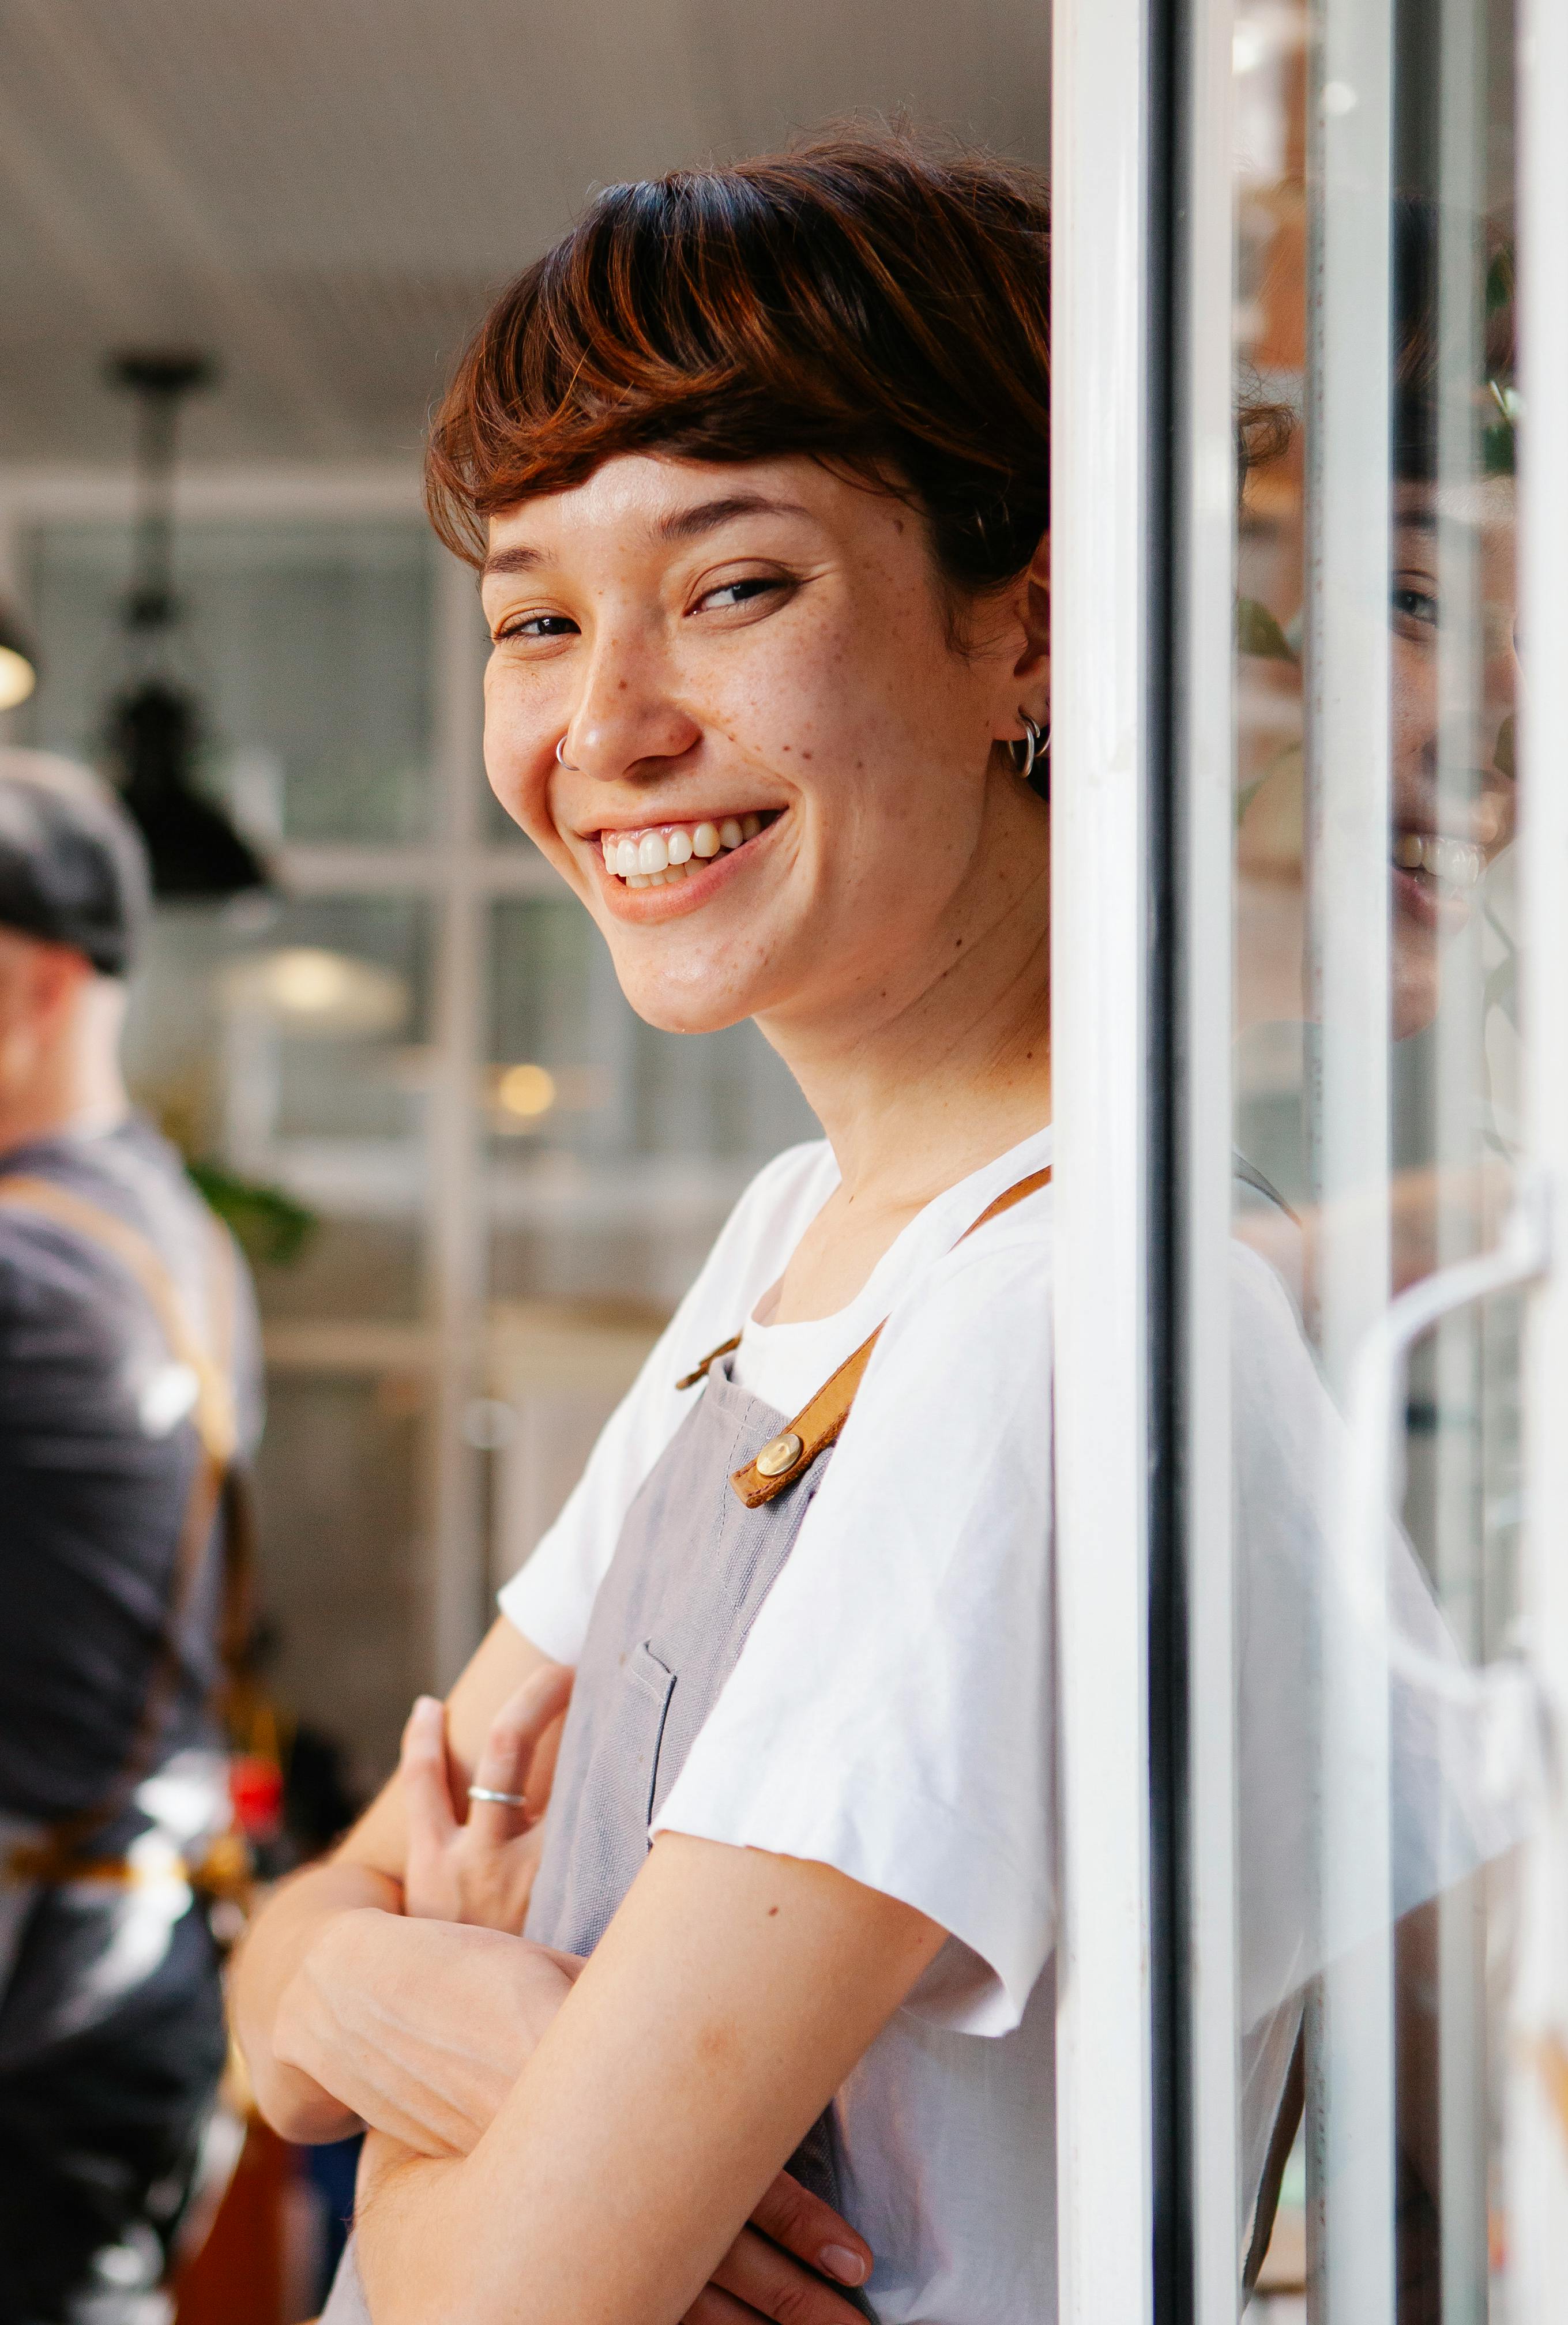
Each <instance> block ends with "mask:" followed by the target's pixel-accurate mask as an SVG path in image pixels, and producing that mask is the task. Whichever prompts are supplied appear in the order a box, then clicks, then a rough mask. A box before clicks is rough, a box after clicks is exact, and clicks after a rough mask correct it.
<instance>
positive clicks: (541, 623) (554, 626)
mask: <svg viewBox="0 0 1568 2325" xmlns="http://www.w3.org/2000/svg"><path fill="white" fill-rule="evenodd" d="M576 632H577V624H576V623H575V622H574V621H572V620H571V618H570V616H567V615H565V614H524V615H523V616H522V617H521V618H520V619H519V620H517V621H515V622H507V623H506V625H505V626H504V627H503V628H501V629H498V630H497V631H496V633H495V643H496V645H498V646H504V645H505V644H506V643H507V641H508V640H509V639H512V638H570V637H573V636H575V635H576Z"/></svg>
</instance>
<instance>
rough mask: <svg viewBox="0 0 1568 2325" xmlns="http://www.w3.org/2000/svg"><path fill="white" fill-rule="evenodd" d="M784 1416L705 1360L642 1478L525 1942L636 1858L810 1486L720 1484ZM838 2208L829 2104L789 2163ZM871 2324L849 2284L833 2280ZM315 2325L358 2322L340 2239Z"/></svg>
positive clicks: (610, 1912)
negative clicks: (774, 1488) (692, 1398)
mask: <svg viewBox="0 0 1568 2325" xmlns="http://www.w3.org/2000/svg"><path fill="white" fill-rule="evenodd" d="M785 1425H786V1420H785V1416H784V1414H783V1413H778V1412H775V1409H774V1407H773V1406H772V1405H769V1404H764V1403H762V1401H761V1400H760V1398H757V1397H754V1396H749V1395H748V1394H747V1392H746V1391H745V1390H744V1389H743V1388H740V1387H738V1385H737V1384H736V1383H735V1382H734V1381H732V1380H731V1378H730V1377H729V1362H728V1356H726V1357H723V1358H721V1359H719V1360H717V1361H715V1362H713V1363H712V1364H711V1365H710V1366H709V1369H708V1372H707V1375H706V1376H705V1378H704V1380H703V1384H702V1393H701V1395H700V1398H699V1399H698V1402H697V1403H696V1404H695V1406H694V1407H693V1408H692V1410H691V1412H690V1413H688V1414H687V1415H686V1418H685V1420H684V1421H683V1422H682V1424H681V1426H680V1428H679V1429H678V1430H677V1431H676V1432H675V1434H674V1436H673V1438H672V1439H671V1440H670V1442H669V1444H668V1445H667V1446H666V1447H665V1449H664V1451H663V1454H661V1456H660V1458H659V1459H658V1460H657V1461H656V1462H655V1463H654V1467H653V1468H652V1469H651V1470H650V1471H649V1473H648V1476H647V1477H646V1478H645V1480H644V1483H643V1486H642V1488H641V1490H640V1492H639V1493H638V1495H637V1496H636V1500H635V1501H634V1502H633V1504H632V1505H631V1507H630V1509H629V1510H628V1511H627V1512H626V1521H625V1524H623V1526H622V1528H621V1536H620V1541H619V1543H618V1544H617V1549H616V1554H615V1557H614V1559H613V1560H612V1561H611V1563H610V1568H609V1571H608V1574H607V1575H606V1577H605V1579H604V1581H603V1582H602V1583H601V1584H600V1586H599V1590H598V1597H597V1598H595V1600H594V1607H593V1615H592V1618H591V1620H590V1621H589V1629H588V1636H587V1638H586V1640H585V1641H584V1643H583V1650H582V1657H581V1660H580V1663H579V1664H578V1667H577V1680H576V1683H575V1685H574V1686H573V1688H572V1693H571V1709H570V1710H569V1711H568V1713H567V1716H566V1726H565V1728H564V1730H563V1731H562V1735H561V1751H560V1755H559V1757H558V1758H557V1761H556V1765H555V1781H554V1783H553V1786H552V1793H551V1809H550V1815H549V1818H548V1820H547V1822H546V1826H545V1839H544V1851H543V1857H542V1858H541V1861H540V1866H539V1872H538V1876H537V1877H536V1879H535V1881H534V1885H533V1900H532V1902H531V1904H530V1906H529V1909H528V1920H527V1924H526V1927H525V1929H524V1936H526V1937H528V1938H531V1939H533V1941H535V1942H536V1943H538V1944H540V1945H548V1946H555V1947H557V1948H559V1949H560V1950H561V1951H562V1952H563V1953H573V1954H588V1953H591V1952H592V1951H593V1949H594V1947H595V1946H596V1945H597V1944H598V1941H599V1939H600V1938H601V1937H602V1936H603V1935H604V1933H605V1931H606V1930H607V1929H608V1926H609V1924H610V1922H611V1920H612V1919H613V1918H614V1915H615V1913H616V1909H617V1906H618V1905H619V1904H620V1902H621V1900H622V1898H623V1897H624V1896H625V1895H626V1891H627V1890H628V1889H629V1888H630V1887H631V1885H632V1883H633V1882H634V1881H635V1880H636V1876H637V1874H638V1872H639V1870H640V1869H641V1867H642V1866H643V1865H644V1863H645V1860H646V1858H647V1855H648V1849H649V1846H650V1843H649V1839H648V1827H649V1825H650V1823H651V1822H652V1821H653V1819H654V1815H655V1814H656V1813H657V1811H658V1810H659V1809H660V1808H661V1807H662V1806H663V1802H664V1799H665V1796H666V1794H667V1793H668V1792H669V1790H670V1787H671V1785H672V1784H673V1783H674V1781H675V1779H676V1777H677V1776H678V1775H679V1774H680V1773H681V1770H682V1767H683V1766H684V1765H685V1763H686V1755H687V1754H688V1753H689V1752H690V1751H691V1746H692V1744H693V1742H694V1741H695V1739H696V1737H697V1734H698V1731H699V1730H700V1728H701V1727H702V1724H703V1722H704V1721H705V1720H706V1718H707V1717H708V1715H709V1713H710V1711H711V1710H712V1709H713V1706H714V1704H715V1703H716V1702H717V1701H718V1700H719V1690H720V1688H721V1687H722V1686H723V1685H724V1682H725V1681H726V1680H727V1679H728V1677H729V1674H730V1672H732V1671H733V1670H734V1668H735V1666H736V1663H738V1661H739V1658H740V1651H741V1648H742V1647H743V1646H744V1645H745V1644H746V1640H747V1634H748V1633H749V1631H750V1629H751V1626H752V1624H753V1623H754V1622H755V1621H756V1616H757V1614H758V1612H759V1610H760V1608H761V1607H762V1605H763V1602H764V1600H765V1598H766V1597H767V1594H768V1592H769V1591H770V1590H771V1589H772V1588H773V1586H774V1584H775V1581H776V1580H777V1579H778V1577H779V1575H780V1574H781V1573H782V1572H783V1570H784V1563H785V1561H786V1560H787V1559H788V1557H789V1554H790V1552H791V1551H792V1550H793V1548H794V1544H795V1538H796V1536H797V1535H798V1533H800V1529H801V1521H802V1520H803V1517H804V1516H805V1514H806V1511H807V1510H808V1509H809V1508H810V1506H811V1503H812V1496H813V1495H814V1494H815V1492H816V1490H817V1487H818V1485H819V1484H820V1483H821V1477H822V1474H823V1471H824V1469H825V1467H826V1464H827V1462H828V1460H829V1459H830V1455H831V1451H832V1448H831V1446H826V1447H824V1448H823V1450H821V1452H820V1453H818V1454H817V1456H816V1457H815V1459H813V1460H812V1462H811V1464H810V1465H809V1467H805V1468H803V1474H802V1475H801V1476H800V1477H798V1478H795V1479H792V1481H791V1484H790V1488H789V1490H788V1491H787V1492H786V1493H782V1494H780V1495H779V1496H777V1497H776V1498H773V1499H769V1500H767V1501H765V1502H763V1503H761V1504H760V1505H758V1506H756V1508H748V1507H747V1504H746V1503H745V1502H744V1501H742V1500H741V1499H740V1498H739V1496H738V1494H737V1493H736V1491H735V1489H734V1487H732V1485H731V1483H730V1479H731V1477H732V1474H733V1473H734V1472H735V1471H736V1470H737V1469H739V1468H744V1467H745V1466H746V1465H747V1464H748V1463H750V1462H752V1461H754V1460H755V1459H756V1455H757V1454H758V1453H759V1452H760V1451H761V1450H762V1449H763V1448H764V1446H765V1445H767V1444H769V1443H771V1442H773V1441H775V1440H776V1439H777V1438H778V1436H779V1433H780V1431H782V1430H783V1429H784V1427H785ZM785 2168H786V2169H787V2170H788V2171H790V2172H793V2174H794V2176H795V2178H796V2179H797V2180H799V2181H801V2183H802V2184H803V2186H804V2187H807V2188H809V2189H810V2190H811V2191H812V2194H813V2195H817V2196H821V2198H822V2199H823V2200H824V2201H825V2202H827V2203H829V2204H831V2205H832V2206H833V2207H834V2209H835V2210H837V2209H838V2197H839V2181H840V2167H839V2141H838V2136H837V2133H836V2130H835V2126H834V2122H833V2111H832V2109H831V2107H829V2108H828V2109H827V2110H826V2112H825V2113H824V2114H823V2115H822V2116H821V2117H820V2119H819V2120H818V2122H817V2123H816V2124H815V2125H814V2126H812V2130H811V2131H810V2132H809V2133H808V2134H807V2135H806V2137H805V2139H804V2140H803V2142H802V2143H801V2145H800V2146H799V2148H797V2150H796V2151H795V2153H794V2154H793V2155H792V2156H791V2158H790V2160H789V2163H788V2164H787V2166H786V2167H785ZM833 2290H834V2292H835V2293H838V2294H839V2296H840V2299H841V2300H843V2301H846V2302H849V2305H850V2306H851V2307H852V2308H857V2309H859V2310H860V2311H862V2313H863V2314H864V2315H866V2316H868V2317H869V2316H872V2315H873V2314H874V2313H875V2312H874V2311H872V2309H871V2306H870V2304H869V2302H867V2301H866V2299H865V2298H864V2296H863V2295H862V2294H860V2293H856V2292H851V2291H849V2289H848V2288H846V2287H845V2286H842V2285H835V2286H834V2287H833ZM320 2325H370V2312H369V2310H368V2308H367V2307H366V2301H365V2295H364V2292H363V2290H362V2288H361V2285H360V2283H359V2274H358V2268H357V2263H356V2261H355V2256H354V2246H353V2243H352V2241H350V2243H349V2245H348V2248H347V2250H346V2251H345V2253H344V2255H343V2258H342V2261H341V2263H340V2264H339V2270H338V2275H337V2278H336V2280H335V2282H334V2283H333V2286H332V2293H331V2298H330V2299H329V2302H328V2303H327V2306H326V2308H325V2309H324V2310H323V2311H322V2313H321V2319H320Z"/></svg>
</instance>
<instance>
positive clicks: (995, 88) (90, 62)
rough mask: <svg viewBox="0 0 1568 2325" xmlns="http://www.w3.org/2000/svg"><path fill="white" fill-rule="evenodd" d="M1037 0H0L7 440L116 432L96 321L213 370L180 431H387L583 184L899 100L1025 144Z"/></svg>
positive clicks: (276, 452)
mask: <svg viewBox="0 0 1568 2325" xmlns="http://www.w3.org/2000/svg"><path fill="white" fill-rule="evenodd" d="M1049 46H1050V42H1049V14H1048V0H967V5H952V0H947V5H942V0H550V5H545V0H0V460H3V461H14V460H26V461H32V460H42V459H48V460H55V459H66V460H72V461H76V460H88V461H96V460H99V459H105V460H119V459H123V457H124V455H125V451H126V449H128V443H129V432H130V431H129V421H130V415H129V413H128V412H127V411H126V410H125V405H124V403H123V401H122V400H120V399H118V398H116V396H115V395H113V394H111V393H110V392H109V391H108V390H107V388H106V387H105V386H104V385H103V384H102V378H101V371H102V363H103V358H104V356H105V355H106V353H107V351H109V350H110V349H113V348H116V347H127V346H142V347H146V346H156V345H170V344H177V345H190V346H196V347H208V348H210V349H212V350H214V351H215V352H216V353H217V354H218V357H219V358H220V360H221V362H222V364H223V366H224V381H223V384H222V387H221V389H220V390H219V391H218V393H217V394H212V395H209V396H206V397H204V398H201V399H199V401H198V403H197V404H196V405H195V406H194V407H193V409H192V411H191V413H190V421H189V426H188V431H187V436H186V449H187V450H188V451H189V453H190V456H191V457H192V458H194V459H236V458H238V459H250V458H260V459H280V458H287V459H314V458H321V457H328V458H343V457H363V456H377V455H381V456H385V455H388V454H391V455H396V454H399V453H404V454H407V455H409V456H410V457H411V458H412V456H413V453H414V451H415V449H416V448H417V446H418V442H419V439H420V433H421V428H422V421H423V417H424V414H425V412H426V410H427V408H428V406H429V403H430V400H431V396H432V394H434V393H435V392H436V391H437V390H438V389H439V386H440V384H441V378H442V375H443V373H444V371H445V368H446V366H448V365H449V364H450V360H451V358H452V357H453V356H454V355H455V354H456V353H457V351H458V349H459V347H460V346H461V344H462V341H463V339H464V338H465V336H466V335H467V333H468V331H469V329H470V328H471V326H472V324H473V323H474V322H475V321H476V320H477V319H478V314H479V313H480V311H481V310H482V309H483V306H484V303H485V301H486V300H487V297H488V296H489V294H490V293H491V292H493V291H494V289H495V288H496V286H497V285H498V284H499V283H502V282H504V281H505V280H506V278H507V277H508V276H510V275H511V274H513V273H515V272H516V271H517V270H518V268H519V267H521V266H522V265H523V264H525V263H526V262H527V260H528V259H529V258H530V257H531V256H532V255H533V254H534V253H535V252H536V251H537V250H538V249H539V248H540V247H541V246H542V245H543V244H544V243H545V242H546V241H547V240H548V239H549V238H550V237H551V236H553V235H555V234H556V233H558V232H559V231H560V229H561V227H562V226H563V225H564V223H565V222H566V220H567V219H568V218H570V217H571V214H572V212H573V211H574V210H575V209H576V208H578V207H579V206H580V203H581V202H582V200H583V199H584V197H585V196H586V195H587V194H589V192H590V191H591V190H593V189H594V188H595V187H597V186H599V185H603V184H605V183H607V182H612V181H616V180H617V179H621V178H628V177H641V176H647V175H650V174H652V173H654V172H656V171H660V170H663V169H667V168H670V167H672V166H673V165H675V164H678V163H681V162H692V161H700V160H703V159H707V158H710V157H714V156H718V157H720V158H723V157H726V156H731V155H734V154H737V153H744V152H747V151H754V152H755V151H760V150H763V149H765V147H767V146H769V145H772V144H777V143H778V142H780V141H781V139H782V138H783V137H784V135H785V134H787V133H788V132H789V131H790V130H791V129H792V128H794V127H797V126H800V125H808V124H812V123H815V122H819V121H821V120H824V119H826V118H829V117H830V116H838V115H840V114H843V113H846V112H849V111H852V110H861V111H873V112H880V113H887V112H891V111H894V110H895V109H898V108H904V109H905V110H907V111H908V113H909V114H910V115H912V116H914V118H915V119H917V120H920V121H924V122H936V123H940V124H942V125H947V126H949V127H951V128H952V129H954V130H957V131H959V132H960V133H962V134H967V135H972V136H978V137H979V138H981V139H983V140H984V141H986V142H988V143H989V144H994V145H997V146H999V147H1000V148H1002V149H1004V150H1006V151H1007V152H1010V153H1018V154H1022V155H1025V156H1026V157H1027V158H1029V159H1032V160H1036V161H1043V160H1044V158H1045V154H1046V150H1047V138H1048V127H1049V110H1050V108H1049V86H1048V80H1049Z"/></svg>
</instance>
